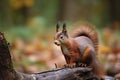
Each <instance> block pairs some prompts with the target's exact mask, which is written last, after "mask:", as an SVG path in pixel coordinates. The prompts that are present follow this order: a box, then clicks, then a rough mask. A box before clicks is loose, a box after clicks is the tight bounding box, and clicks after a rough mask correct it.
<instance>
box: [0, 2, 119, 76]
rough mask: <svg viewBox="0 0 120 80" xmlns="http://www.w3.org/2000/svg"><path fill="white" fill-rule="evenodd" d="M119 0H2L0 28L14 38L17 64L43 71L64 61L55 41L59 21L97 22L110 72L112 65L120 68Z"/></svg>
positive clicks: (9, 38)
mask: <svg viewBox="0 0 120 80" xmlns="http://www.w3.org/2000/svg"><path fill="white" fill-rule="evenodd" d="M119 3H120V0H0V31H1V32H4V34H5V36H6V38H7V41H8V42H10V45H9V46H10V50H11V55H12V58H13V61H14V66H15V68H16V69H17V70H19V71H23V72H39V71H40V70H46V69H51V68H55V65H54V64H55V63H56V64H58V66H59V67H61V66H62V65H64V64H65V60H64V58H63V55H62V54H61V51H60V49H59V47H57V46H55V45H54V44H53V37H54V34H55V25H56V23H57V22H58V21H60V22H61V23H63V22H66V23H67V25H68V29H69V30H70V28H71V27H72V25H73V24H75V23H77V22H79V21H80V22H89V23H92V24H94V25H95V26H96V28H97V30H98V33H99V37H100V38H99V39H100V45H99V59H100V60H101V62H102V63H103V64H104V66H105V68H106V72H107V71H108V70H109V69H111V68H114V69H115V71H116V69H117V71H119V72H120V68H119V67H118V66H120V38H119V35H120V9H119V8H120V5H119ZM113 37H114V38H113ZM106 57H107V58H106ZM115 71H113V73H114V75H115Z"/></svg>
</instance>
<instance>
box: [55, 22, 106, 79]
mask: <svg viewBox="0 0 120 80" xmlns="http://www.w3.org/2000/svg"><path fill="white" fill-rule="evenodd" d="M72 32H73V31H72ZM58 33H59V34H58ZM58 33H56V34H58V35H55V37H56V39H57V40H59V37H58V36H60V34H61V33H62V32H58ZM66 34H67V33H66ZM61 50H62V52H63V55H64V57H65V59H66V62H67V64H68V65H70V66H73V64H74V63H75V64H76V65H77V66H79V64H81V63H83V64H86V65H87V66H90V67H92V68H93V70H92V71H93V73H94V74H95V76H96V77H98V79H99V78H100V77H101V76H102V75H103V72H104V71H103V70H102V66H101V64H100V63H99V61H98V59H97V56H96V54H97V52H98V36H97V33H96V32H95V29H94V28H93V27H92V25H89V24H81V25H79V28H77V29H75V30H74V32H73V35H72V38H70V37H68V36H67V38H66V39H65V40H63V42H61ZM66 50H67V51H66Z"/></svg>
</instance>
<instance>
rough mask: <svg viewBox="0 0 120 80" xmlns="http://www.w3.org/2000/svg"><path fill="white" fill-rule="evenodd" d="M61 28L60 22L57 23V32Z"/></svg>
mask: <svg viewBox="0 0 120 80" xmlns="http://www.w3.org/2000/svg"><path fill="white" fill-rule="evenodd" d="M59 28H60V24H59V22H58V23H57V24H56V32H58V31H59Z"/></svg>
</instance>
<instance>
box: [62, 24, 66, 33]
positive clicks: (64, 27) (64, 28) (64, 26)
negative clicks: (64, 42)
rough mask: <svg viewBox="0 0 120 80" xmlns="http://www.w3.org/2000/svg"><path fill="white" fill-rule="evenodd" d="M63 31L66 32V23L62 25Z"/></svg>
mask: <svg viewBox="0 0 120 80" xmlns="http://www.w3.org/2000/svg"><path fill="white" fill-rule="evenodd" d="M63 30H64V31H66V23H64V24H63Z"/></svg>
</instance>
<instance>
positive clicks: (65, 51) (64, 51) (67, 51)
mask: <svg viewBox="0 0 120 80" xmlns="http://www.w3.org/2000/svg"><path fill="white" fill-rule="evenodd" d="M61 49H62V51H63V54H64V55H67V56H69V55H70V53H69V50H68V48H67V47H66V46H65V45H62V46H61Z"/></svg>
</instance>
